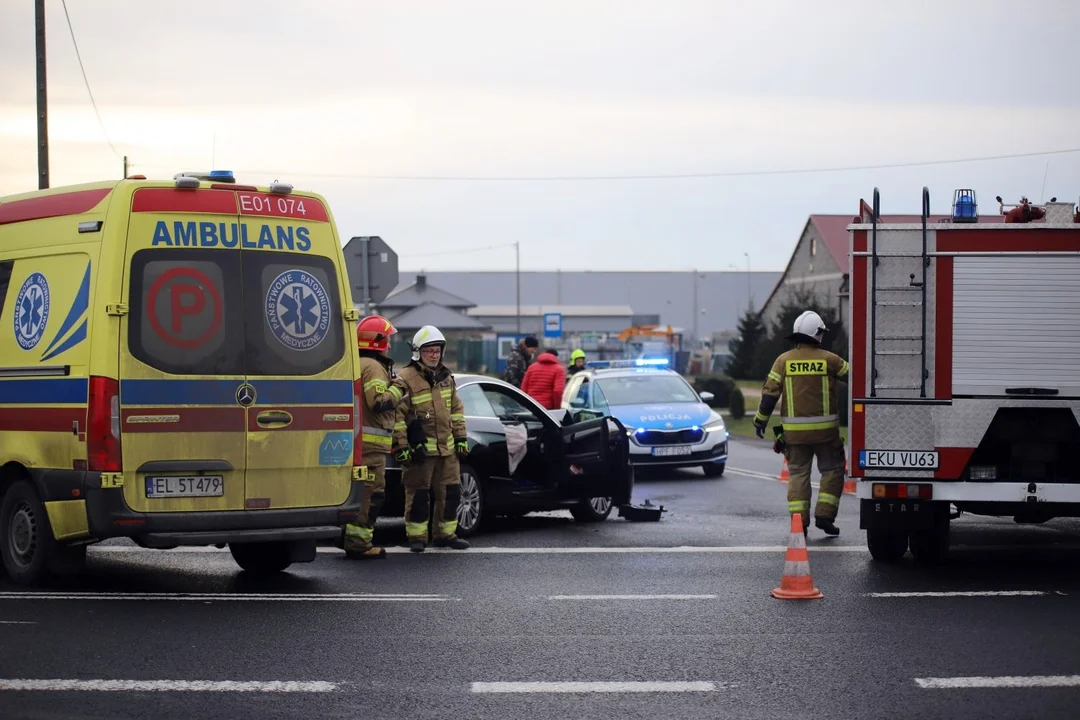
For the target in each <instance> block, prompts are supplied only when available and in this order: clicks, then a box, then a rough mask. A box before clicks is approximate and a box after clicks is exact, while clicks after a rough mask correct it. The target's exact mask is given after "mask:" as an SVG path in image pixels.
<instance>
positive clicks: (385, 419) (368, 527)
mask: <svg viewBox="0 0 1080 720" xmlns="http://www.w3.org/2000/svg"><path fill="white" fill-rule="evenodd" d="M395 333H397V329H396V328H395V327H394V326H393V325H392V324H391V323H390V321H389V320H387V319H386V318H384V317H383V316H381V315H370V316H368V317H366V318H364V319H363V320H361V321H360V324H359V325H357V327H356V344H357V345H358V346H359V348H360V378H361V384H362V386H363V390H364V408H363V413H364V414H363V428H362V429H361V433H360V436H361V441H362V442H363V451H364V465H365V466H367V469H368V481H367V482H366V483H365V484H364V494H363V500H362V502H361V505H360V512H359V513H358V514H357V517H356V524H346V525H345V543H344V548H345V554H346V556H348V557H350V558H355V559H368V558H381V557H385V556H386V550H385V549H383V548H381V547H375V545H374V543H373V538H374V534H375V519H376V518H378V517H379V513H380V512H381V511H382V506H383V502H384V501H385V499H386V456H387V455H389V454H390V451H391V449H392V446H393V441H394V437H393V430H394V420H395V410H396V408H397V404H398V403H399V402H400V401H401V398H402V396H403V395H404V392H403V390H402V388H401V386H400V384H398V383H396V382H395V379H396V377H397V374H396V373H395V372H394V361H393V360H391V359H390V358H389V357H387V355H386V351H387V350H389V348H390V336H392V335H394V334H395Z"/></svg>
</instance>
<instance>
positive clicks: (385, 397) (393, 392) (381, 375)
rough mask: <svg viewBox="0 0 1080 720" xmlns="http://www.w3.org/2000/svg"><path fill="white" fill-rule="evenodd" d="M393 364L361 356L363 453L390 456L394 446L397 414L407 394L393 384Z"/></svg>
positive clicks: (374, 356)
mask: <svg viewBox="0 0 1080 720" xmlns="http://www.w3.org/2000/svg"><path fill="white" fill-rule="evenodd" d="M393 368H394V361H393V360H391V359H390V358H388V357H386V356H385V355H382V354H377V353H373V352H372V353H367V352H363V351H362V352H361V353H360V381H361V384H362V385H363V390H364V415H363V423H364V424H363V427H362V428H361V430H360V437H361V440H362V441H363V445H364V453H365V454H367V453H389V452H390V449H391V446H392V445H393V442H394V437H393V431H394V415H395V413H394V411H395V409H396V408H397V405H398V403H399V402H401V397H402V395H403V394H404V391H403V390H402V389H401V387H399V386H397V385H395V384H394V383H393V380H394V376H393Z"/></svg>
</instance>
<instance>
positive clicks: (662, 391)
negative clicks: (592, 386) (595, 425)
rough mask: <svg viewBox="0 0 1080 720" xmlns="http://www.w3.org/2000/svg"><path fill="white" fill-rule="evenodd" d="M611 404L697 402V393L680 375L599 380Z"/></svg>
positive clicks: (627, 376) (598, 383)
mask: <svg viewBox="0 0 1080 720" xmlns="http://www.w3.org/2000/svg"><path fill="white" fill-rule="evenodd" d="M596 384H597V386H598V387H599V388H600V390H601V391H603V393H604V397H605V398H606V399H607V402H608V405H652V404H657V403H680V402H698V397H697V394H696V393H695V392H694V390H693V388H691V387H690V386H689V385H688V384H687V382H686V381H685V380H683V379H682V378H681V377H679V376H678V375H624V376H620V377H608V378H603V379H598V380H596Z"/></svg>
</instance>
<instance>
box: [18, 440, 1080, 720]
mask: <svg viewBox="0 0 1080 720" xmlns="http://www.w3.org/2000/svg"><path fill="white" fill-rule="evenodd" d="M779 469H780V461H779V459H778V458H777V456H775V455H773V454H772V453H771V451H770V450H769V448H768V446H766V445H764V444H757V443H750V442H742V441H733V443H732V459H731V462H730V464H729V473H728V474H727V475H725V477H724V478H721V479H718V480H709V479H705V478H704V477H703V476H701V475H700V473H698V472H696V471H695V472H690V471H687V472H685V473H675V474H669V475H666V476H655V477H644V478H641V477H639V483H638V487H637V496H638V499H639V500H641V499H644V498H646V497H648V498H650V499H652V501H653V502H655V503H662V504H664V505H665V507H666V508H668V509H669V512H668V513H666V514H665V516H664V518H663V520H661V521H660V522H658V523H630V522H627V521H625V520H621V519H615V518H614V517H613V518H612V519H609V520H608V521H607V522H605V523H602V524H599V525H582V524H577V523H575V522H574V521H573V520H571V519H570V518H569V515H568V514H562V513H550V514H545V515H540V516H528V517H525V518H522V519H520V520H517V521H513V522H507V523H504V524H502V525H499V526H497V527H495V528H494V529H493V530H492V531H490V532H488V533H486V534H484V535H482V536H480V537H478V538H476V539H475V543H474V549H473V550H470V551H465V552H433V551H431V550H429V551H428V552H427V553H425V554H423V555H419V556H417V555H411V554H409V553H408V552H405V551H404V548H401V547H397V548H395V551H394V552H392V553H391V554H390V555H389V557H388V558H387V559H386V560H383V561H376V562H367V563H356V562H350V561H347V560H345V559H344V558H343V556H342V555H341V554H340V553H339V552H338V551H337V550H336V549H334V548H323V549H322V552H320V554H319V558H318V560H317V561H316V562H314V563H311V564H304V565H296V566H293V567H292V568H290V570H289V572H288V573H287V574H285V575H283V576H280V577H278V578H276V579H273V580H263V581H259V580H255V579H251V578H248V577H246V576H245V575H244V574H243V573H241V572H239V570H238V568H237V567H236V566H235V565H234V564H233V562H232V560H231V557H230V556H229V555H228V553H227V552H220V551H209V552H206V551H199V552H192V551H187V552H185V551H168V552H158V551H144V550H141V549H139V548H136V547H134V546H131V545H127V544H124V543H110V544H108V545H105V546H101V547H98V548H96V549H94V550H93V551H92V553H91V563H90V568H89V570H88V573H87V574H86V575H83V576H80V577H76V578H65V579H62V580H59V581H56V582H55V583H53V584H52V585H50V586H49V587H47V588H43V589H40V590H34V591H30V592H27V591H26V590H25V589H23V588H19V587H17V586H14V585H11V584H10V583H7V582H6V581H2V580H0V717H2V718H5V719H8V718H50V719H53V718H143V717H155V718H161V719H162V720H165V719H171V718H219V717H221V718H249V717H250V718H260V719H262V718H279V717H280V718H309V717H310V718H349V719H350V720H358V719H360V718H364V719H366V718H439V719H440V720H447V718H454V719H455V720H456V719H458V718H461V719H471V718H498V719H499V720H507V719H508V718H522V717H529V718H530V719H531V720H546V719H548V718H582V717H588V718H608V717H618V718H623V719H625V718H650V720H655V719H656V718H721V717H731V718H770V719H772V718H800V719H804V718H808V717H810V718H813V717H823V718H830V719H831V718H871V717H873V718H877V717H902V718H906V717H918V718H999V717H1000V718H1019V717H1039V718H1053V717H1062V718H1072V717H1076V716H1077V713H1078V710H1077V708H1078V707H1080V642H1078V641H1077V627H1078V621H1077V619H1076V617H1077V613H1078V611H1080V602H1078V599H1080V574H1078V573H1077V572H1076V570H1075V568H1076V567H1077V564H1078V561H1080V524H1078V523H1075V522H1060V521H1059V522H1051V523H1048V524H1046V525H1044V526H1039V527H1025V528H1021V527H1016V526H1015V525H1014V524H1013V523H1012V522H1011V521H1002V520H985V519H977V518H970V517H967V516H965V517H963V518H961V519H960V520H958V521H956V522H955V523H954V552H953V554H952V555H951V557H950V559H949V560H948V562H947V563H946V564H944V565H943V566H941V567H938V568H924V567H918V566H915V565H914V564H913V563H912V562H911V561H910V559H908V560H907V561H906V562H904V563H902V564H900V565H898V566H894V567H882V566H878V565H875V564H873V563H872V562H871V561H870V558H869V555H868V554H867V553H866V552H865V548H864V545H863V542H864V537H863V533H861V532H860V531H859V530H858V518H857V511H856V506H855V502H854V499H853V498H851V497H850V496H845V498H844V501H843V504H842V509H841V516H840V526H841V529H842V535H841V536H840V538H837V539H827V538H824V537H823V536H822V534H821V533H820V532H819V531H817V530H815V529H811V531H810V542H809V546H810V565H811V570H812V571H813V578H814V582H815V585H816V586H817V587H818V588H819V589H820V590H821V591H822V592H823V593H824V595H825V597H824V599H822V600H815V601H801V602H789V601H780V600H775V599H773V598H771V597H770V596H769V590H770V589H772V588H774V587H776V586H777V584H778V583H779V580H780V575H781V571H782V569H783V546H784V545H785V544H786V542H787V539H788V520H787V516H786V503H785V498H784V493H785V491H786V486H785V485H784V484H783V483H780V482H777V481H776V480H775V479H772V478H775V477H776V475H777V473H778V471H779ZM378 538H379V540H380V541H381V542H383V543H386V544H388V545H395V544H402V543H403V541H404V536H403V529H402V527H401V524H400V523H393V522H390V523H385V524H384V525H381V526H380V528H379V531H378ZM985 593H991V594H985Z"/></svg>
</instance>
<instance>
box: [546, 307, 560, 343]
mask: <svg viewBox="0 0 1080 720" xmlns="http://www.w3.org/2000/svg"><path fill="white" fill-rule="evenodd" d="M544 337H546V338H557V337H562V313H544Z"/></svg>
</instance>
